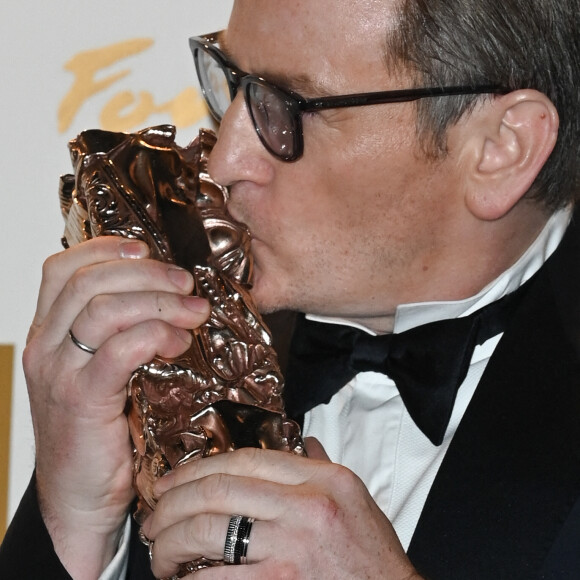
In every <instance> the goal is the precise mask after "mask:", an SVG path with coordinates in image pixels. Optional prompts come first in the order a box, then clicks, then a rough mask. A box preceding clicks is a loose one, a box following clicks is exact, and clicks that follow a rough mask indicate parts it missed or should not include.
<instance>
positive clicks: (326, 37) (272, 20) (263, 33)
mask: <svg viewBox="0 0 580 580" xmlns="http://www.w3.org/2000/svg"><path fill="white" fill-rule="evenodd" d="M395 4H396V3H395V2H394V1H393V0H236V1H235V3H234V7H233V10H232V14H231V18H230V22H229V25H228V28H227V30H226V32H225V35H224V41H225V45H226V47H227V50H228V53H229V54H230V56H231V57H232V58H233V59H234V60H235V62H236V64H237V65H238V66H239V67H240V68H242V69H243V70H246V71H248V72H252V73H254V74H262V75H264V76H266V75H267V74H268V72H270V71H271V72H273V73H276V74H280V73H281V72H283V71H282V70H281V69H284V71H286V72H288V73H290V74H303V75H304V74H307V75H309V76H312V77H314V78H316V79H318V80H322V81H323V82H326V80H328V81H329V82H330V80H331V79H334V81H336V82H338V84H339V85H340V84H342V82H341V78H342V77H344V79H347V78H348V79H350V81H353V82H355V81H356V80H357V79H356V78H353V75H354V76H355V77H357V76H360V78H359V79H358V80H361V79H362V78H364V76H365V75H367V74H369V73H370V74H373V73H374V74H376V73H377V72H378V67H381V68H382V66H383V63H384V47H385V39H386V36H387V34H388V31H389V30H390V29H391V27H392V26H394V25H395V24H396V18H397V16H396V10H395V8H396V6H395Z"/></svg>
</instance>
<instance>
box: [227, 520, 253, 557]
mask: <svg viewBox="0 0 580 580" xmlns="http://www.w3.org/2000/svg"><path fill="white" fill-rule="evenodd" d="M254 521H255V520H254V518H250V517H248V516H239V515H233V516H232V517H231V518H230V523H229V525H228V532H227V535H226V543H225V545H224V562H225V563H226V564H247V563H248V559H247V553H248V545H249V543H250V532H251V531H252V524H253V523H254Z"/></svg>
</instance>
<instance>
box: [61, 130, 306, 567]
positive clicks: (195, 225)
mask: <svg viewBox="0 0 580 580" xmlns="http://www.w3.org/2000/svg"><path fill="white" fill-rule="evenodd" d="M214 143H215V135H214V134H213V133H212V132H211V131H209V130H203V129H202V130H201V131H200V133H199V136H198V137H197V138H196V139H195V140H194V141H193V142H192V143H191V144H190V145H189V146H187V147H185V148H181V147H179V146H177V145H176V144H175V128H174V127H173V126H170V125H163V126H159V127H151V128H148V129H144V130H142V131H140V132H138V133H133V134H126V133H114V132H108V131H101V130H89V131H85V132H83V133H81V134H80V135H79V136H78V137H77V138H76V139H73V140H72V141H71V142H70V143H69V149H70V152H71V159H72V164H73V169H74V175H71V174H67V175H64V176H62V177H61V183H60V203H61V208H62V211H63V215H64V218H65V221H66V227H65V233H64V237H63V244H64V245H65V247H66V246H69V245H73V244H76V243H79V242H82V241H84V240H87V239H90V238H92V237H95V236H102V235H120V236H124V237H126V238H137V239H140V240H144V241H145V242H147V243H148V245H149V246H150V248H151V257H153V258H156V259H159V260H162V261H165V262H172V263H175V264H177V265H179V266H181V267H184V268H187V269H188V270H189V271H191V272H192V273H193V275H194V279H195V290H194V294H195V295H198V296H202V297H205V298H207V299H208V300H209V301H210V303H211V306H212V309H211V315H210V318H209V319H208V321H207V322H206V323H205V324H203V325H202V326H201V327H200V328H198V329H196V330H194V331H193V335H194V336H193V338H194V340H193V343H192V346H191V347H190V349H189V350H188V351H187V352H186V353H185V354H183V355H182V356H181V357H179V358H177V359H171V360H168V359H164V358H160V357H156V358H155V359H153V360H152V361H151V362H150V363H148V364H146V365H143V366H141V367H140V368H138V369H136V370H135V372H134V373H133V375H132V377H131V380H130V382H129V384H128V397H129V404H128V409H129V410H128V420H129V427H130V432H131V437H132V440H133V444H134V450H135V456H134V457H135V462H134V486H135V490H136V492H137V495H138V508H137V511H136V514H135V517H136V520H137V522H138V523H140V522H141V521H142V520H143V517H144V515H146V514H147V513H149V511H150V510H153V509H154V508H155V503H156V498H155V496H154V494H153V483H154V482H155V480H156V479H157V478H159V477H161V476H162V475H163V474H164V473H166V472H167V471H169V470H171V469H174V468H175V467H177V466H179V465H182V464H184V463H186V462H189V461H193V460H195V459H198V458H201V457H207V456H210V455H214V454H217V453H223V452H225V451H232V450H234V449H238V448H240V447H260V448H268V449H279V450H284V451H288V452H291V453H296V454H300V455H303V454H304V446H303V442H302V439H301V436H300V430H299V427H298V425H297V424H296V423H295V422H294V421H291V420H289V419H288V418H287V417H286V414H285V412H284V408H283V403H282V398H281V394H282V389H283V377H282V374H281V371H280V367H279V365H278V360H277V356H276V353H275V351H274V349H273V348H272V342H271V336H270V333H269V331H268V329H267V328H266V326H265V325H264V322H263V321H262V318H261V316H260V314H259V313H258V311H257V310H256V308H255V306H254V305H253V303H252V299H251V297H250V295H249V293H248V288H249V284H250V282H251V274H252V259H251V254H250V251H249V250H250V236H249V232H248V231H247V229H246V228H245V227H244V226H243V225H241V224H238V223H236V222H235V221H234V220H233V219H232V217H231V216H230V215H229V214H228V211H227V208H226V201H227V196H228V191H227V189H226V188H224V187H221V186H219V185H218V184H216V183H215V182H214V181H213V180H212V179H211V177H210V176H209V175H208V173H207V159H208V155H209V153H210V151H211V149H212V147H213V145H214ZM222 563H223V562H221V561H213V560H208V559H206V558H200V559H198V560H195V561H193V562H188V563H184V564H183V565H182V566H181V568H180V571H179V574H178V577H181V576H184V575H186V574H188V573H191V572H194V571H196V570H199V569H201V568H205V567H207V566H213V565H220V564H222Z"/></svg>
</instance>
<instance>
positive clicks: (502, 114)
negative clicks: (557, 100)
mask: <svg viewBox="0 0 580 580" xmlns="http://www.w3.org/2000/svg"><path fill="white" fill-rule="evenodd" d="M472 120H473V121H474V123H475V127H474V126H472V127H471V129H470V130H471V131H472V133H471V136H469V137H468V139H469V140H470V141H471V147H470V150H471V152H472V153H473V155H472V156H470V159H471V163H468V165H469V168H467V167H465V166H464V169H467V170H468V171H469V175H468V176H467V180H468V182H467V193H466V196H465V202H466V205H467V207H468V209H469V211H470V212H471V213H472V214H473V215H475V216H476V217H477V218H479V219H483V220H495V219H498V218H501V217H502V216H504V215H505V214H506V213H508V212H509V211H510V210H511V209H512V207H514V205H516V203H517V202H518V201H519V200H520V199H521V198H522V197H523V196H524V195H525V193H526V192H527V191H528V190H529V188H530V187H531V185H532V183H533V182H534V180H535V179H536V177H537V175H538V173H539V172H540V170H541V169H542V167H543V166H544V163H545V162H546V160H547V159H548V157H549V156H550V153H551V152H552V150H553V148H554V145H555V143H556V138H557V135H558V123H559V119H558V113H557V111H556V108H555V107H554V105H553V104H552V102H551V101H550V99H548V97H547V96H546V95H544V94H543V93H540V92H538V91H535V90H532V89H524V90H519V91H514V92H511V93H508V94H507V95H503V96H502V97H496V98H494V99H493V100H491V101H489V102H487V103H485V104H484V105H483V107H482V108H481V109H480V110H479V111H478V112H476V113H474V118H473V119H472ZM469 125H471V123H470V122H469V121H468V122H467V124H466V127H465V128H467V127H468V126H469Z"/></svg>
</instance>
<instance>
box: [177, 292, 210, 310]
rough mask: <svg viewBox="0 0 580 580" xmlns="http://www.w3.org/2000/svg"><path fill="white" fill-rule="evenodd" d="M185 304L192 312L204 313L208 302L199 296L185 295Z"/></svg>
mask: <svg viewBox="0 0 580 580" xmlns="http://www.w3.org/2000/svg"><path fill="white" fill-rule="evenodd" d="M183 305H184V306H185V307H186V308H187V309H188V310H191V311H192V312H198V313H199V314H203V313H205V312H207V309H208V304H207V300H206V299H205V298H199V297H198V296H184V297H183Z"/></svg>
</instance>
